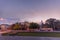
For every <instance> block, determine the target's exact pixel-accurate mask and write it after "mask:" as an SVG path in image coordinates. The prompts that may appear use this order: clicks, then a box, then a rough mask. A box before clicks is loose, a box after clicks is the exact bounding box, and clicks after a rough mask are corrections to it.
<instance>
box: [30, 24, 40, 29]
mask: <svg viewBox="0 0 60 40" xmlns="http://www.w3.org/2000/svg"><path fill="white" fill-rule="evenodd" d="M29 28H30V29H37V28H39V24H37V23H30V26H29Z"/></svg>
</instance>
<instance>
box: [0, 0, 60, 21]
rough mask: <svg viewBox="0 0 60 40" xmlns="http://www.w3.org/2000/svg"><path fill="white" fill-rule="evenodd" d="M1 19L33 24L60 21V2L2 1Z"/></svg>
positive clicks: (0, 0) (35, 0)
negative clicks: (51, 19) (51, 20)
mask: <svg viewBox="0 0 60 40" xmlns="http://www.w3.org/2000/svg"><path fill="white" fill-rule="evenodd" d="M0 18H4V19H7V21H9V20H10V19H9V18H13V19H15V18H17V19H19V21H33V22H40V21H41V20H43V21H45V20H47V19H49V18H56V19H60V0H0ZM10 21H11V20H10ZM13 21H14V20H13ZM13 21H11V22H13ZM15 21H16V20H15ZM15 21H14V22H15Z"/></svg>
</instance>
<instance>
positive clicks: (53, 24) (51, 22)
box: [11, 18, 60, 30]
mask: <svg viewBox="0 0 60 40" xmlns="http://www.w3.org/2000/svg"><path fill="white" fill-rule="evenodd" d="M28 23H29V22H28ZM29 24H30V25H29V26H27V25H26V24H24V25H21V24H20V23H15V24H12V25H11V29H13V30H26V28H27V27H29V29H39V28H41V26H42V27H44V25H46V26H47V28H53V29H54V30H60V20H57V19H54V18H50V19H47V20H46V21H45V24H44V23H42V24H41V25H40V24H37V23H34V22H32V23H29Z"/></svg>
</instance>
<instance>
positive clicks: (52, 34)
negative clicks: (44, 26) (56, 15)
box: [2, 32, 60, 37]
mask: <svg viewBox="0 0 60 40" xmlns="http://www.w3.org/2000/svg"><path fill="white" fill-rule="evenodd" d="M2 35H3V36H40V37H60V32H20V33H16V34H8V33H6V34H2Z"/></svg>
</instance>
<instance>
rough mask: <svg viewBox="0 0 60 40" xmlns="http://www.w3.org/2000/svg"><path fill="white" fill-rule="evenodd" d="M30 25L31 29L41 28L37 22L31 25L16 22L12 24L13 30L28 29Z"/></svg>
mask: <svg viewBox="0 0 60 40" xmlns="http://www.w3.org/2000/svg"><path fill="white" fill-rule="evenodd" d="M28 27H29V29H37V28H39V24H37V23H30V25H29V26H27V25H21V24H20V23H15V24H12V25H11V29H12V30H26V29H27V28H28Z"/></svg>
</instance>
